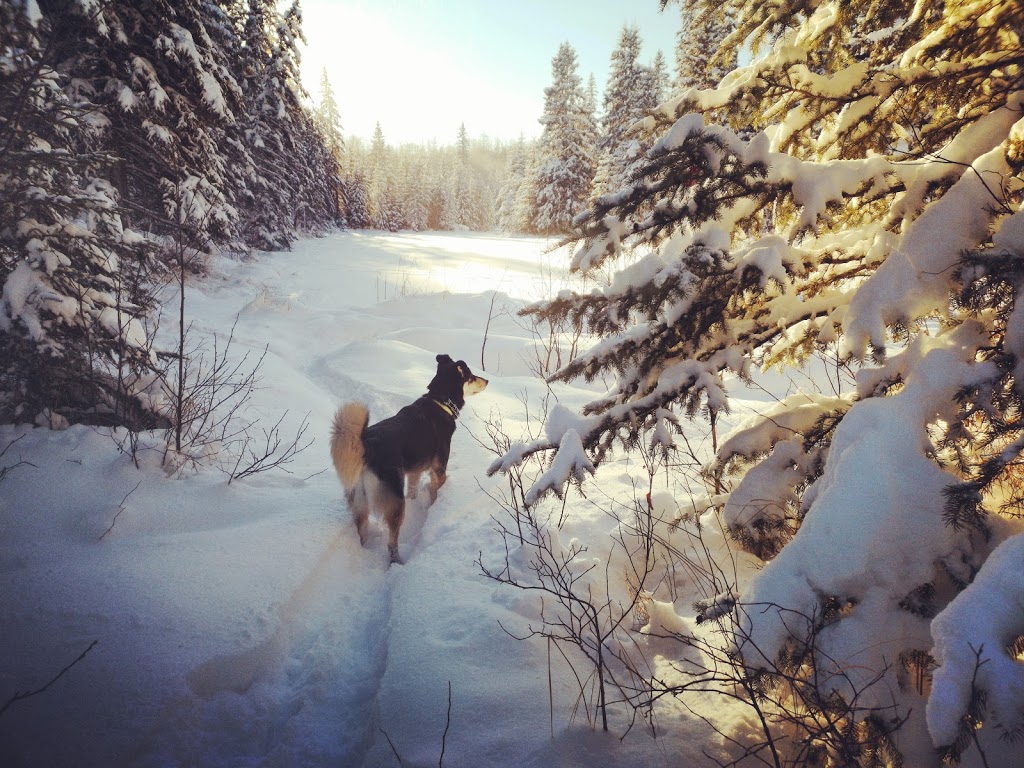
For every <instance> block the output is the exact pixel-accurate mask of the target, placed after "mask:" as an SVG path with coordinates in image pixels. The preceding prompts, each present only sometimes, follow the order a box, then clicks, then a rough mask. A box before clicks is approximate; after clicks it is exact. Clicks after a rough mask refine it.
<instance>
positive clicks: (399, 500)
mask: <svg viewBox="0 0 1024 768" xmlns="http://www.w3.org/2000/svg"><path fill="white" fill-rule="evenodd" d="M403 480H404V476H403V474H402V473H401V472H399V471H397V470H395V471H394V472H388V473H387V474H386V475H385V476H383V477H380V485H378V486H377V488H376V494H375V499H374V508H375V509H376V510H377V511H378V512H379V513H380V516H381V517H383V518H384V522H385V523H386V524H387V526H388V534H389V535H388V554H389V555H390V556H391V562H392V563H401V562H402V558H401V557H400V556H399V554H398V533H399V531H400V530H401V529H402V521H403V520H405V493H404V489H403V488H402V484H403Z"/></svg>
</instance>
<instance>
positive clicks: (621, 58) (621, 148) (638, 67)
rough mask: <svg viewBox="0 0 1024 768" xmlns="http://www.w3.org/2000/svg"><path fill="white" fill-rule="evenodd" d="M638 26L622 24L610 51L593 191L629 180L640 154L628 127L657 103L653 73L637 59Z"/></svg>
mask: <svg viewBox="0 0 1024 768" xmlns="http://www.w3.org/2000/svg"><path fill="white" fill-rule="evenodd" d="M642 45H643V43H642V41H641V39H640V30H639V29H637V28H636V27H630V26H624V27H623V28H622V32H621V33H620V35H619V42H618V46H617V47H616V48H615V50H614V51H613V52H612V57H611V66H610V68H609V71H608V85H607V86H606V87H605V91H604V116H603V118H602V122H603V128H604V130H603V132H602V135H601V140H600V144H599V150H600V165H599V167H598V172H597V179H596V183H595V191H596V192H597V193H598V194H600V193H603V192H614V191H615V190H617V189H619V188H620V187H622V186H623V185H625V183H626V182H627V181H628V179H629V176H630V172H631V170H632V168H633V166H634V164H635V163H636V161H637V159H638V158H639V157H640V154H641V151H642V148H641V146H640V143H639V140H638V139H639V137H638V136H637V135H636V134H632V135H631V134H630V128H632V127H633V126H634V124H635V123H636V122H637V120H639V119H640V118H641V117H643V116H644V114H645V113H646V112H647V111H649V110H651V109H653V108H654V107H655V106H657V103H658V100H657V83H656V80H655V76H654V73H653V72H652V71H651V70H650V69H648V68H647V67H645V66H644V65H643V64H641V63H640V49H641V47H642Z"/></svg>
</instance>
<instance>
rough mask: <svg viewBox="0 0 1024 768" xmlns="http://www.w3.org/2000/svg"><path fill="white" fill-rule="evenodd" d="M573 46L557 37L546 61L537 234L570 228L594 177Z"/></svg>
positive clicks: (589, 116)
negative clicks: (548, 68)
mask: <svg viewBox="0 0 1024 768" xmlns="http://www.w3.org/2000/svg"><path fill="white" fill-rule="evenodd" d="M576 68H577V64H576V51H575V50H574V49H573V47H572V46H571V45H570V44H569V43H563V44H562V45H561V47H560V48H559V49H558V53H557V54H556V55H555V57H554V59H552V62H551V77H552V84H551V85H550V86H549V87H547V88H545V89H544V114H543V115H542V116H541V118H540V122H541V125H543V126H544V130H543V132H542V133H541V137H540V140H539V141H538V145H537V151H538V162H537V165H538V169H537V177H536V182H535V185H536V193H537V197H536V206H535V215H534V216H533V221H532V225H533V227H534V228H535V230H536V231H537V232H538V233H540V234H561V233H566V232H568V231H570V229H571V227H572V222H573V219H575V217H576V216H577V215H578V214H579V213H581V212H582V211H584V210H585V209H586V203H587V200H588V199H589V197H590V190H591V187H592V185H593V181H594V172H595V153H596V150H597V147H596V144H597V127H596V123H595V117H594V114H593V110H592V109H588V102H587V97H586V93H585V91H584V89H583V87H582V81H581V80H580V77H579V74H577V71H576Z"/></svg>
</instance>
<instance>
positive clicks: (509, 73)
mask: <svg viewBox="0 0 1024 768" xmlns="http://www.w3.org/2000/svg"><path fill="white" fill-rule="evenodd" d="M302 11H303V19H304V23H303V28H304V29H305V32H306V38H307V40H308V45H307V47H306V48H305V50H304V52H303V62H302V63H303V79H304V81H305V85H306V88H307V90H308V91H309V92H310V94H311V96H312V97H313V98H314V99H316V100H318V99H319V97H320V75H321V72H322V71H323V68H324V67H326V68H327V75H328V77H329V78H330V80H331V85H332V86H333V88H334V92H335V97H336V99H337V101H338V106H339V109H340V111H341V120H342V128H343V130H344V133H345V135H353V134H354V135H357V136H363V137H366V138H369V136H370V135H371V133H372V132H373V127H374V124H375V123H376V122H378V121H379V122H380V124H381V127H382V128H383V130H384V136H385V138H386V139H387V141H388V143H389V144H400V143H402V142H406V141H413V142H425V141H429V140H431V139H436V140H437V141H438V143H440V144H450V143H452V142H454V140H455V136H456V134H457V133H458V129H459V125H460V123H465V125H466V130H467V131H468V132H469V135H470V136H473V137H476V136H479V135H481V134H487V135H489V136H491V137H494V138H499V139H515V138H517V137H518V136H519V135H520V134H523V135H525V136H527V137H528V138H529V137H532V136H536V135H538V134H539V132H540V126H539V125H538V123H537V118H539V117H540V115H541V113H542V111H543V106H544V88H546V87H547V86H548V85H550V84H551V59H552V58H553V57H554V55H555V53H557V51H558V46H559V45H560V44H561V43H562V42H565V41H568V42H569V43H571V44H572V45H573V47H574V48H575V49H576V52H577V54H578V55H579V73H580V76H581V77H582V78H583V81H584V83H586V80H587V77H588V76H589V75H590V73H593V74H594V76H595V77H596V79H597V87H598V91H599V93H600V92H601V91H602V90H603V88H604V85H605V82H606V79H607V76H608V63H609V59H610V57H611V54H612V51H613V50H614V48H615V45H616V43H617V41H618V37H619V34H620V32H621V31H622V26H623V24H624V23H630V24H636V25H637V26H638V27H639V28H640V36H641V38H642V40H643V43H644V47H643V52H642V54H641V60H642V61H643V62H644V63H647V64H649V63H650V62H651V60H652V59H653V58H654V54H655V51H656V50H658V49H661V51H662V52H663V53H664V55H665V58H666V62H667V64H668V66H669V69H670V70H672V68H673V66H674V51H675V35H676V31H677V30H678V28H679V11H678V8H677V7H675V6H670V7H669V8H668V9H667V10H666V11H665V13H659V12H658V0H552V1H551V2H541V1H540V0H302Z"/></svg>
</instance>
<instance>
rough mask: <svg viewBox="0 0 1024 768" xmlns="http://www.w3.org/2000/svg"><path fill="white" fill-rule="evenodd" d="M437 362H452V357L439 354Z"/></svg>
mask: <svg viewBox="0 0 1024 768" xmlns="http://www.w3.org/2000/svg"><path fill="white" fill-rule="evenodd" d="M437 362H439V363H450V362H452V359H451V358H450V357H448V355H438V356H437Z"/></svg>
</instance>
